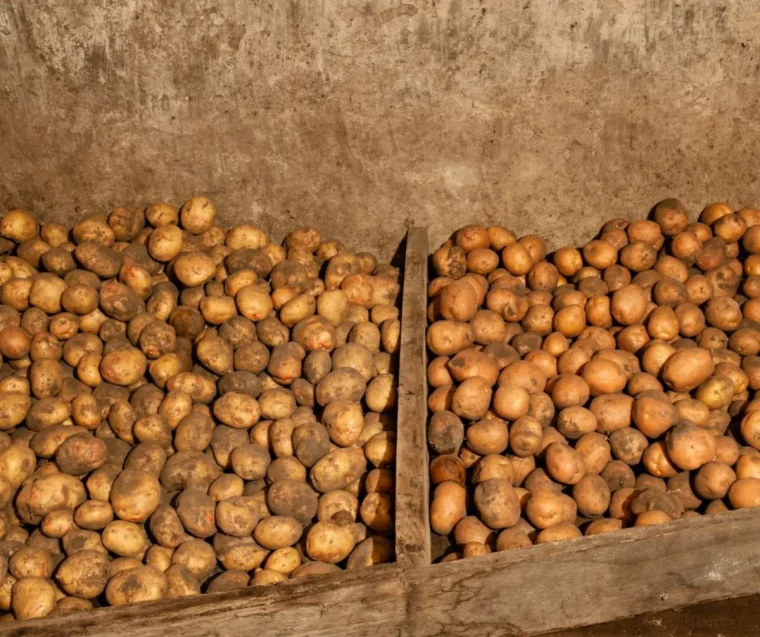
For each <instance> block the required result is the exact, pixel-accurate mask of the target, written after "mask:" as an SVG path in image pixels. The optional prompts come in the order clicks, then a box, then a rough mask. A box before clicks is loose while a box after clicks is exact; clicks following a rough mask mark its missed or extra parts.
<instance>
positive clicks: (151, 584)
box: [105, 566, 169, 606]
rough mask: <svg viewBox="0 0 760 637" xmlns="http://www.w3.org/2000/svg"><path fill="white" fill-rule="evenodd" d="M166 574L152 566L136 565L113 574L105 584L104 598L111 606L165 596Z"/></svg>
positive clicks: (166, 587)
mask: <svg viewBox="0 0 760 637" xmlns="http://www.w3.org/2000/svg"><path fill="white" fill-rule="evenodd" d="M168 587H169V584H168V581H167V579H166V576H165V575H164V574H163V573H162V572H161V571H159V570H158V569H156V568H154V567H152V566H138V567H136V568H133V569H129V570H126V571H122V572H120V573H117V574H116V575H114V576H113V577H112V578H111V579H110V580H109V581H108V584H107V586H106V593H105V594H106V600H107V601H108V603H109V604H110V605H111V606H122V605H124V604H134V603H136V602H145V601H151V600H156V599H162V598H163V597H165V596H166V592H167V590H168Z"/></svg>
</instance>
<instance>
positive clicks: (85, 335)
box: [0, 196, 400, 621]
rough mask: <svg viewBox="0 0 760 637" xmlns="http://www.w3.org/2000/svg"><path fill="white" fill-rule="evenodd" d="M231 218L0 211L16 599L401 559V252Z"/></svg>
mask: <svg viewBox="0 0 760 637" xmlns="http://www.w3.org/2000/svg"><path fill="white" fill-rule="evenodd" d="M215 220H216V207H215V205H214V203H213V202H212V201H211V200H210V199H208V198H206V197H202V196H198V197H193V198H192V199H190V200H189V201H188V202H186V203H185V204H184V206H182V208H181V209H180V210H177V209H176V208H174V207H172V206H171V205H168V204H165V203H157V204H153V205H151V206H149V207H148V208H147V209H146V210H144V211H143V210H132V209H125V208H118V209H116V210H115V211H113V212H112V213H111V214H110V215H108V216H107V217H106V216H105V215H94V216H89V217H86V218H83V219H82V220H81V221H79V223H77V224H76V226H75V227H74V228H73V229H67V228H66V227H64V226H62V225H60V224H57V223H49V224H44V225H40V224H39V223H38V222H37V220H36V219H35V218H34V217H33V216H32V215H30V214H29V213H27V212H24V211H21V210H13V211H11V212H9V213H8V214H6V215H5V216H4V217H3V218H2V219H1V220H0V236H1V237H2V238H0V255H1V256H0V303H2V305H0V354H1V355H2V368H1V369H0V610H2V611H4V612H5V614H4V615H2V617H0V619H1V620H3V621H8V620H13V619H29V618H34V617H42V616H46V615H51V614H62V613H67V612H73V611H79V610H86V609H89V608H92V607H93V606H102V605H120V604H127V603H131V602H138V601H146V600H157V599H162V598H173V597H178V596H184V595H192V594H196V593H200V592H201V591H210V592H211V591H224V590H231V589H236V588H241V587H245V586H250V585H254V586H255V585H261V584H269V583H272V582H279V581H282V580H286V579H288V578H297V577H304V576H308V575H312V574H317V573H327V572H331V571H334V570H338V569H339V568H340V567H343V568H347V569H353V568H359V567H364V566H368V565H371V564H377V563H382V562H388V561H390V560H392V559H393V556H394V547H393V540H392V538H393V490H394V471H393V463H394V458H395V428H396V421H395V406H396V376H395V374H396V358H397V357H396V352H397V350H398V347H399V329H400V324H399V318H398V317H399V312H398V308H397V307H396V302H397V299H398V295H399V272H398V270H397V269H396V268H394V267H392V266H390V265H379V264H378V263H377V260H376V259H375V257H373V256H372V255H370V254H367V253H352V252H350V251H348V250H347V249H345V248H344V247H343V245H341V244H340V243H339V242H337V241H325V240H322V239H321V237H320V235H319V233H318V232H317V231H316V230H314V229H302V230H296V231H294V232H292V233H291V234H289V235H288V236H287V238H286V239H285V242H284V245H282V246H280V245H278V244H276V243H272V242H270V241H269V239H268V238H267V236H266V235H265V234H264V233H263V232H262V231H261V230H260V229H259V228H256V227H254V226H251V225H238V226H236V227H234V228H232V229H231V230H229V231H228V232H224V231H223V230H222V229H220V228H219V227H218V226H217V225H216V224H215Z"/></svg>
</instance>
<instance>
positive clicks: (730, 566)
mask: <svg viewBox="0 0 760 637" xmlns="http://www.w3.org/2000/svg"><path fill="white" fill-rule="evenodd" d="M758 537H760V515H758V511H757V509H755V510H743V511H732V512H729V513H725V514H721V515H717V516H704V517H701V518H695V519H691V520H684V521H675V522H672V523H669V524H665V525H662V526H655V527H645V528H637V529H628V530H625V531H620V532H617V533H611V534H607V535H600V536H595V537H584V538H579V539H576V540H569V541H566V542H559V543H555V544H545V545H541V546H536V547H532V548H527V549H519V550H515V551H507V552H503V553H496V554H493V555H489V556H485V557H478V558H474V559H468V560H460V561H457V562H450V563H446V564H440V565H435V566H430V567H428V568H426V569H414V570H411V571H409V572H407V573H406V579H407V581H408V585H409V596H410V598H409V602H408V611H407V612H408V615H407V624H406V631H407V632H405V633H404V634H405V635H407V636H408V637H438V636H440V635H447V636H452V637H453V636H457V635H461V636H462V637H464V636H466V637H486V636H488V637H490V636H492V635H504V636H508V635H515V636H516V635H520V636H525V635H537V634H542V633H545V632H549V631H554V630H560V629H567V628H573V627H577V626H587V625H591V624H597V623H602V622H608V621H611V620H613V619H618V618H621V617H632V616H635V615H639V614H642V613H647V612H655V611H661V610H667V609H671V608H678V607H681V606H688V605H692V604H698V603H701V602H705V601H712V600H719V599H727V598H734V597H742V596H746V595H752V594H756V593H758V592H760V542H758V541H757V538H758Z"/></svg>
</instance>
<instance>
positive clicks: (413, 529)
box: [396, 228, 430, 567]
mask: <svg viewBox="0 0 760 637" xmlns="http://www.w3.org/2000/svg"><path fill="white" fill-rule="evenodd" d="M427 263H428V237H427V230H425V229H424V228H412V229H411V230H409V232H408V234H407V236H406V262H405V270H404V293H403V305H402V312H401V357H400V365H399V397H398V430H397V441H396V560H397V562H398V564H399V565H400V566H401V567H415V566H427V565H428V564H430V524H429V521H428V489H429V485H428V454H427V444H426V440H427V436H426V431H425V427H426V423H427V383H426V362H425V327H426V318H425V310H426V305H427V301H426V299H427V267H428V265H427Z"/></svg>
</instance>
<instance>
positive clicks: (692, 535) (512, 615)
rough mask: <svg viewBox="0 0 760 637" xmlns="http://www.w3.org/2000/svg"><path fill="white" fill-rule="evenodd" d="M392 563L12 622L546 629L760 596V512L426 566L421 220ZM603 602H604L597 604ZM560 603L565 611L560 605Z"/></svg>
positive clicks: (245, 628)
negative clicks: (758, 540) (758, 538)
mask: <svg viewBox="0 0 760 637" xmlns="http://www.w3.org/2000/svg"><path fill="white" fill-rule="evenodd" d="M405 254H406V261H405V266H404V275H403V276H404V279H403V280H404V284H403V309H402V350H401V361H400V387H399V405H398V446H397V463H396V557H397V560H396V562H395V563H393V564H387V565H380V566H373V567H370V568H366V569H362V570H356V571H346V572H341V573H335V574H328V575H321V576H315V577H312V578H308V579H305V580H301V581H290V582H284V583H279V584H277V585H274V586H268V587H261V588H249V589H244V590H240V591H234V592H227V593H211V594H205V595H202V596H196V597H189V598H184V599H179V600H166V601H159V602H149V603H143V604H138V605H131V606H124V607H118V608H103V609H96V610H93V611H90V612H87V613H78V614H74V615H70V616H65V617H55V618H45V619H39V620H32V621H27V622H20V623H19V622H17V623H13V624H8V625H7V628H5V629H4V631H3V632H4V633H6V634H9V635H19V636H20V635H40V636H42V635H54V634H55V635H57V634H70V635H93V636H94V635H102V634H106V635H108V634H116V633H118V634H126V632H128V633H130V634H133V635H136V636H140V637H142V636H153V635H155V636H159V635H167V634H168V635H175V634H176V635H179V634H182V635H198V636H200V635H205V634H208V632H209V631H214V630H219V629H221V630H223V631H224V632H225V634H228V635H247V634H251V632H252V631H253V632H255V633H256V634H259V635H264V636H268V635H272V636H275V635H283V634H285V633H286V632H288V633H289V632H294V633H303V634H309V635H324V636H325V637H327V636H330V635H335V634H337V633H338V632H340V633H346V634H349V635H356V636H357V637H358V636H364V635H405V636H406V635H408V636H410V637H411V636H420V637H423V636H430V637H434V636H437V635H448V634H454V635H455V634H465V633H466V634H468V635H469V634H473V635H493V634H505V635H537V634H540V633H544V632H546V631H552V630H558V629H563V628H571V627H576V626H584V625H588V624H594V623H601V622H606V621H610V620H613V619H617V618H623V617H631V616H634V615H637V614H641V613H649V612H654V611H661V610H666V609H670V608H675V607H680V606H685V605H690V604H696V603H699V602H705V601H710V600H719V599H724V598H728V597H739V596H744V595H750V594H755V593H758V592H760V584H758V574H759V572H760V567H759V566H758V560H759V559H760V546H758V543H757V541H756V537H757V534H758V532H760V515H758V514H757V512H756V511H752V510H744V511H735V512H730V513H726V514H721V515H716V516H703V517H701V518H698V519H693V520H684V521H681V522H679V523H676V524H671V525H667V526H664V527H663V526H654V527H649V528H640V529H630V530H627V531H623V532H621V533H623V535H616V534H610V535H601V536H597V537H590V538H580V539H578V540H573V541H570V542H561V543H557V544H546V545H543V546H536V547H532V548H529V549H525V550H518V551H507V552H502V553H494V554H491V555H488V556H484V557H478V558H474V559H464V560H460V561H456V562H450V563H444V564H433V565H431V563H430V562H431V548H430V537H431V535H430V525H429V486H428V453H427V444H426V420H427V418H426V413H427V406H426V382H425V378H426V374H425V372H426V360H425V359H426V353H425V350H426V348H425V327H426V305H427V301H426V284H427V281H428V267H429V249H428V239H427V233H426V231H425V230H423V229H412V230H410V231H409V233H408V235H407V239H406V246H405ZM600 600H604V603H600ZM558 608H560V609H562V610H561V612H558V610H557V609H558Z"/></svg>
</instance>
